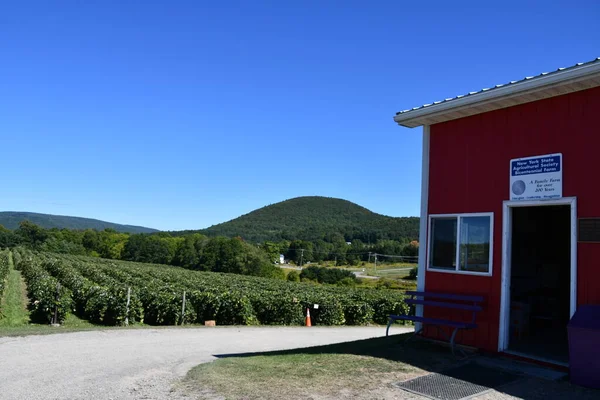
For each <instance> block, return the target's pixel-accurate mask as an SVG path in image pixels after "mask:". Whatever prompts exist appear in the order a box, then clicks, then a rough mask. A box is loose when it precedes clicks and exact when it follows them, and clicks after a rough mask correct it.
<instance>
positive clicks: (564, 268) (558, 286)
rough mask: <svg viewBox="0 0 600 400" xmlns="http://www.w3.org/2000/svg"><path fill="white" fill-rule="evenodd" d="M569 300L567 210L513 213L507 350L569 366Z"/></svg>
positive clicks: (541, 208)
mask: <svg viewBox="0 0 600 400" xmlns="http://www.w3.org/2000/svg"><path fill="white" fill-rule="evenodd" d="M570 298H571V208H570V206H538V207H514V208H513V209H512V240H511V280H510V301H511V302H510V335H509V346H508V349H509V350H511V351H515V352H519V353H523V354H527V355H531V356H535V357H538V358H542V359H547V360H550V361H557V362H561V363H567V362H568V361H569V349H568V342H567V323H568V322H569V318H570Z"/></svg>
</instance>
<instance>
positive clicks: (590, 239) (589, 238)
mask: <svg viewBox="0 0 600 400" xmlns="http://www.w3.org/2000/svg"><path fill="white" fill-rule="evenodd" d="M578 223H579V229H578V231H579V232H578V235H577V237H578V241H579V242H580V243H581V242H583V243H600V218H579V220H578Z"/></svg>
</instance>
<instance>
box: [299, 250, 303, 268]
mask: <svg viewBox="0 0 600 400" xmlns="http://www.w3.org/2000/svg"><path fill="white" fill-rule="evenodd" d="M303 258H304V249H300V268H302V259H303Z"/></svg>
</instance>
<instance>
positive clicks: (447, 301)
mask: <svg viewBox="0 0 600 400" xmlns="http://www.w3.org/2000/svg"><path fill="white" fill-rule="evenodd" d="M406 294H407V295H408V296H410V298H408V299H406V300H404V301H405V302H406V304H409V305H410V306H411V312H409V313H408V314H407V315H390V316H389V317H388V318H389V322H388V325H387V328H386V330H385V336H389V332H390V326H391V325H392V324H393V323H394V322H396V321H413V322H420V323H421V329H420V330H419V331H415V335H418V334H419V333H421V332H422V331H423V327H424V326H425V325H434V326H436V328H437V329H438V331H439V332H441V333H442V335H444V336H445V337H446V339H448V341H449V342H450V347H451V349H452V354H454V340H455V339H456V333H457V332H458V331H459V330H460V329H474V328H476V327H477V324H476V323H475V317H476V315H477V313H478V312H479V311H481V310H482V309H483V308H482V307H481V303H483V296H465V295H460V294H451V293H434V292H406ZM417 305H421V306H423V307H439V308H451V309H455V310H463V311H470V312H472V315H471V321H470V322H464V321H452V320H450V319H441V318H428V317H419V316H417V315H415V313H414V307H415V306H417ZM440 326H447V327H450V328H453V329H454V330H453V331H452V335H451V336H450V337H448V335H447V334H446V333H445V332H444V331H443V330H440V329H439V327H440Z"/></svg>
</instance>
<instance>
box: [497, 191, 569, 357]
mask: <svg viewBox="0 0 600 400" xmlns="http://www.w3.org/2000/svg"><path fill="white" fill-rule="evenodd" d="M537 206H570V207H571V300H570V301H571V304H570V305H571V315H570V316H571V317H572V316H573V314H575V310H576V308H577V198H576V197H564V198H561V199H555V200H531V201H505V202H504V203H503V206H502V284H501V295H500V296H501V297H500V331H499V336H498V351H505V350H507V349H508V344H509V343H508V340H509V328H510V278H511V254H512V251H511V250H512V249H511V240H512V209H513V208H515V207H537Z"/></svg>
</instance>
